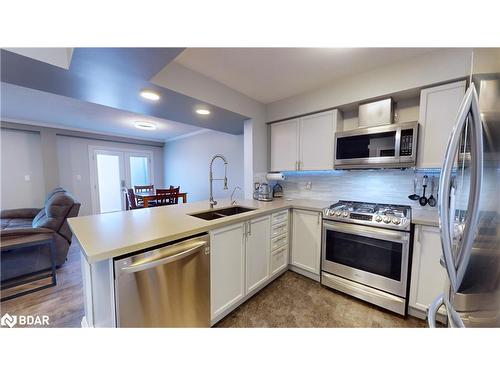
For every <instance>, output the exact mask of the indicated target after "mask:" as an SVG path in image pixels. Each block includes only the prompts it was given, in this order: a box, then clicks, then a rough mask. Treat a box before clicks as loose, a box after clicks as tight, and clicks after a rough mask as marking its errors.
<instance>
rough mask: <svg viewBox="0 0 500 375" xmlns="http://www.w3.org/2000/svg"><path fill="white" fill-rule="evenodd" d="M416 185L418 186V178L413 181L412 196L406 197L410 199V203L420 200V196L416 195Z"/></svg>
mask: <svg viewBox="0 0 500 375" xmlns="http://www.w3.org/2000/svg"><path fill="white" fill-rule="evenodd" d="M417 184H418V178H417V177H415V178H414V179H413V194H412V195H408V198H410V199H411V200H412V201H418V200H419V199H420V195H418V194H417Z"/></svg>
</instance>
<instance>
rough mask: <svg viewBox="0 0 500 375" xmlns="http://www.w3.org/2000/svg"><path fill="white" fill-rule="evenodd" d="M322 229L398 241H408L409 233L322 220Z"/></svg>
mask: <svg viewBox="0 0 500 375" xmlns="http://www.w3.org/2000/svg"><path fill="white" fill-rule="evenodd" d="M323 230H334V231H336V232H340V233H347V234H354V235H358V236H361V237H371V238H377V239H381V240H393V241H399V242H405V241H408V240H409V238H410V234H409V233H407V232H399V231H396V230H387V229H381V228H375V227H367V226H366V227H365V226H361V225H357V224H344V223H337V222H335V223H332V222H325V221H323Z"/></svg>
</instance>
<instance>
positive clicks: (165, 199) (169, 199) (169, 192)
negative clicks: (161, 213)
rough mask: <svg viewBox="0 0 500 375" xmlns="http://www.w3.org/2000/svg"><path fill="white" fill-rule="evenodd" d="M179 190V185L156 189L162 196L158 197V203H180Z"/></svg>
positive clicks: (162, 204)
mask: <svg viewBox="0 0 500 375" xmlns="http://www.w3.org/2000/svg"><path fill="white" fill-rule="evenodd" d="M179 190H180V188H179V187H176V188H173V189H156V195H158V196H161V197H159V198H157V199H156V204H157V205H158V206H164V205H170V204H178V203H179Z"/></svg>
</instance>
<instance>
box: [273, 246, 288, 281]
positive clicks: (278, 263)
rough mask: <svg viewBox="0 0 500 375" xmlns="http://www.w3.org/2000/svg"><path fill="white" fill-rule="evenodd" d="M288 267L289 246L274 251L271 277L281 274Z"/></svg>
mask: <svg viewBox="0 0 500 375" xmlns="http://www.w3.org/2000/svg"><path fill="white" fill-rule="evenodd" d="M287 266H288V246H287V245H285V246H283V247H282V248H280V249H278V250H275V251H273V253H272V254H271V276H274V275H276V274H277V273H280V272H281V271H283V270H284V269H285V268H286V267H287Z"/></svg>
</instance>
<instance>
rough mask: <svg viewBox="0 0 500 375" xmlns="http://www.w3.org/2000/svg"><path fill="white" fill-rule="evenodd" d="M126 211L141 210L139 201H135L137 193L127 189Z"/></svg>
mask: <svg viewBox="0 0 500 375" xmlns="http://www.w3.org/2000/svg"><path fill="white" fill-rule="evenodd" d="M126 198H127V200H126V209H127V210H135V209H137V208H140V207H139V206H138V205H137V201H136V199H135V193H134V189H127V194H126Z"/></svg>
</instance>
